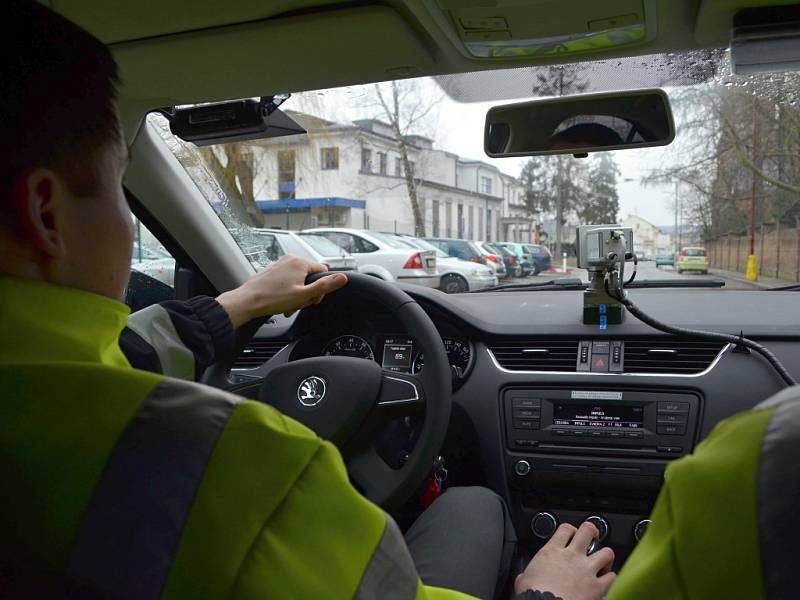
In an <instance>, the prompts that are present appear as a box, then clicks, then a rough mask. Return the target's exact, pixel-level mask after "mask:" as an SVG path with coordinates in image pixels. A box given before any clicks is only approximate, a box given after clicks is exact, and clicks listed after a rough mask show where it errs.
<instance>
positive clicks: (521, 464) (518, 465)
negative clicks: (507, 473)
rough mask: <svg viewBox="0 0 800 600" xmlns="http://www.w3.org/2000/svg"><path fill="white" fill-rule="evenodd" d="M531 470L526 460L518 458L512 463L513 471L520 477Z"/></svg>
mask: <svg viewBox="0 0 800 600" xmlns="http://www.w3.org/2000/svg"><path fill="white" fill-rule="evenodd" d="M530 472H531V463H529V462H528V461H527V460H524V459H522V460H518V461H517V462H515V463H514V473H516V474H517V475H519V476H520V477H525V475H527V474H528V473H530Z"/></svg>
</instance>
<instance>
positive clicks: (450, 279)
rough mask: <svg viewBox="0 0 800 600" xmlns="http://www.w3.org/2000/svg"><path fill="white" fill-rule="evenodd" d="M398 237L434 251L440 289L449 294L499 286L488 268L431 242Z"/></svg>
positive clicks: (416, 246)
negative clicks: (441, 248) (455, 255)
mask: <svg viewBox="0 0 800 600" xmlns="http://www.w3.org/2000/svg"><path fill="white" fill-rule="evenodd" d="M385 235H397V237H398V238H400V239H401V240H402V241H403V242H405V243H407V244H411V245H412V246H414V247H415V248H419V249H420V250H434V251H435V252H436V261H437V265H438V267H439V273H440V274H441V276H442V283H441V285H440V286H439V289H440V290H442V291H443V292H447V293H448V294H458V293H461V292H471V291H474V290H482V289H484V288H487V287H492V286H494V285H497V275H496V274H495V273H494V271H493V270H492V269H491V268H490V267H488V266H483V265H480V264H477V263H474V262H470V261H468V260H463V259H461V258H456V257H454V256H450V255H448V254H447V253H445V252H444V251H443V250H440V249H439V248H437V247H436V246H434V245H433V244H431V243H430V242H427V241H425V240H423V239H421V238H417V237H414V236H411V235H407V234H385Z"/></svg>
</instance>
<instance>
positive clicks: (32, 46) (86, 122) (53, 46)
mask: <svg viewBox="0 0 800 600" xmlns="http://www.w3.org/2000/svg"><path fill="white" fill-rule="evenodd" d="M0 10H1V11H2V13H3V25H2V26H0V30H2V39H3V40H4V44H3V45H4V46H5V49H6V51H5V52H4V53H3V58H2V60H0V212H3V208H4V206H3V205H6V204H7V203H6V202H5V199H6V198H7V197H8V193H9V191H10V186H11V184H12V183H13V181H14V180H15V179H16V178H17V177H18V176H19V175H20V174H21V173H23V172H24V171H25V170H27V169H30V168H33V167H37V166H42V167H48V168H51V169H53V170H54V171H56V172H57V173H58V174H59V175H61V176H62V177H64V179H65V181H66V182H67V185H68V186H69V187H70V189H71V191H72V192H73V193H75V194H76V195H79V196H86V195H89V194H91V193H92V192H93V191H94V189H95V187H96V185H97V174H98V172H99V169H100V164H99V163H100V156H101V154H102V153H103V152H107V151H108V149H109V147H110V143H111V142H113V141H119V140H120V139H121V136H122V133H121V129H120V125H119V119H118V117H117V112H116V103H115V100H116V85H117V83H118V82H119V80H118V76H117V65H116V63H115V62H114V59H113V58H112V57H111V52H109V50H108V48H106V47H105V45H104V44H103V43H102V42H100V40H98V39H97V38H95V37H94V36H92V35H90V34H89V33H87V32H86V31H84V30H83V29H81V28H80V27H78V26H77V25H75V24H74V23H71V22H70V21H68V20H67V19H65V18H64V17H62V16H61V15H59V14H57V13H55V12H53V11H52V10H50V9H48V8H46V7H44V6H42V5H41V4H39V2H35V1H33V0H11V2H9V3H7V4H6V5H5V6H3V8H2V9H0ZM9 43H10V47H9Z"/></svg>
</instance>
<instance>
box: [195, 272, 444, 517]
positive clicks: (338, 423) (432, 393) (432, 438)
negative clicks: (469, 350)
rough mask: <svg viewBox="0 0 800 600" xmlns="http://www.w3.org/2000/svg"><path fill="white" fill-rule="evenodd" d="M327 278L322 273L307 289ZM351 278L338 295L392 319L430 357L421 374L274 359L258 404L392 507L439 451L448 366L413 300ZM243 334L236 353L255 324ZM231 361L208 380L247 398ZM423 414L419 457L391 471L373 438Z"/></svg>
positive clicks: (345, 360)
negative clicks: (336, 457)
mask: <svg viewBox="0 0 800 600" xmlns="http://www.w3.org/2000/svg"><path fill="white" fill-rule="evenodd" d="M328 275H330V273H317V274H315V275H311V276H310V277H309V278H308V279H307V280H306V282H307V283H311V282H313V281H316V280H317V279H319V278H320V277H326V276H328ZM347 278H348V284H347V285H346V286H345V287H344V288H341V289H340V290H337V291H336V292H334V294H337V295H338V296H339V297H340V299H341V295H342V294H353V295H361V296H366V297H368V298H370V299H371V300H373V301H375V302H377V303H379V304H381V305H382V306H383V307H384V308H386V309H387V310H388V311H389V312H391V313H392V314H393V315H394V316H395V317H396V318H397V319H398V320H399V321H400V322H401V323H402V325H403V327H404V328H405V330H406V332H407V333H408V335H409V336H410V337H412V338H413V339H414V340H415V342H416V343H417V344H418V346H419V349H420V351H421V352H423V353H424V354H425V367H424V369H423V370H422V371H421V372H419V373H417V374H403V373H396V372H392V371H384V370H383V369H382V368H381V367H380V366H379V365H378V364H377V363H376V362H375V361H372V360H365V359H362V358H351V357H342V356H320V357H313V358H305V359H302V360H296V361H292V362H283V360H280V361H279V360H275V359H271V360H270V361H268V362H267V363H266V364H265V365H263V366H262V367H261V374H262V375H263V380H261V381H262V382H261V384H260V390H259V392H258V400H259V401H261V402H264V403H266V404H270V405H272V406H274V407H275V408H277V409H278V410H279V411H281V412H282V413H283V414H285V415H287V416H289V417H291V418H293V419H295V420H297V421H299V422H301V423H303V424H304V425H306V426H307V427H309V428H310V429H312V430H314V431H315V432H316V433H317V435H319V436H320V437H321V438H323V439H327V440H330V441H331V442H333V443H334V444H336V446H337V447H338V448H339V449H340V450H341V452H342V455H343V456H344V458H345V462H346V464H347V470H348V472H349V474H350V477H351V479H352V480H353V481H354V482H355V484H356V485H357V486H358V487H359V488H360V489H361V490H362V492H363V493H364V495H365V496H366V497H367V498H369V499H370V500H372V501H373V502H375V503H376V504H378V505H380V506H383V507H385V508H388V507H394V506H397V505H399V504H400V503H402V502H403V501H404V500H405V499H407V498H408V497H409V496H410V495H411V494H412V493H413V492H414V490H416V489H417V487H418V486H419V484H420V483H421V482H422V481H423V480H424V478H425V477H426V476H427V475H428V473H429V472H430V469H431V467H432V465H433V463H434V460H435V459H436V457H437V455H438V453H439V450H440V449H441V446H442V443H443V441H444V436H445V433H446V432H447V426H448V423H449V420H450V406H451V402H452V387H451V373H450V364H449V361H448V359H447V354H446V353H445V349H444V344H443V343H442V338H441V336H440V335H439V332H438V331H437V330H436V327H435V326H434V325H433V322H432V321H431V320H430V318H429V317H428V315H427V314H426V313H425V311H423V310H422V308H421V307H420V306H419V304H417V303H416V302H415V301H414V300H413V299H412V298H411V297H410V296H409V295H408V294H406V293H405V292H404V291H402V290H401V289H399V288H398V287H396V286H395V285H393V284H388V283H385V282H383V281H381V280H379V279H377V278H375V277H370V276H368V275H363V274H360V273H348V274H347ZM323 302H325V301H324V300H323ZM312 310H313V309H312ZM243 330H244V331H245V335H246V337H247V340H244V339H242V336H241V335H240V339H239V340H238V343H237V346H238V347H239V348H241V347H243V345H244V343H246V341H249V338H251V337H252V335H253V334H255V332H256V331H257V324H255V325H254V326H250V327H247V328H243ZM239 333H240V334H241V333H242V331H240V332H239ZM233 358H234V357H226V359H229V360H223V361H220V363H218V364H217V365H214V366H212V367H211V368H210V369H209V371H207V373H206V375H205V376H204V378H203V380H204V381H205V382H206V383H209V384H211V385H216V386H217V387H224V388H226V389H228V390H229V391H232V392H237V391H242V387H243V386H236V385H231V384H230V380H229V379H228V377H227V373H228V372H229V371H230V365H231V364H233ZM221 374H225V377H224V381H223V378H221V377H220V375H221ZM249 385H250V386H251V387H252V383H251V384H249ZM423 411H424V414H425V417H424V419H423V422H422V427H421V430H420V433H419V438H418V439H417V442H416V445H415V447H414V450H413V451H412V452H411V453H410V455H409V456H408V459H407V460H406V461H405V463H404V464H403V465H402V466H401V467H400V468H398V469H393V468H391V467H389V466H388V465H387V464H386V463H385V462H384V461H383V459H382V458H381V457H380V456H379V454H378V452H377V451H376V449H375V446H374V443H373V442H374V438H375V436H376V435H377V433H379V432H380V431H382V430H383V428H384V427H385V426H386V425H387V424H388V423H389V422H390V421H392V420H394V419H397V418H400V417H403V416H408V415H412V414H418V413H420V412H423Z"/></svg>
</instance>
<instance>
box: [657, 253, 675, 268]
mask: <svg viewBox="0 0 800 600" xmlns="http://www.w3.org/2000/svg"><path fill="white" fill-rule="evenodd" d="M656 266H657V267H666V266H669V267H674V266H675V255H674V254H661V255H660V256H656Z"/></svg>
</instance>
